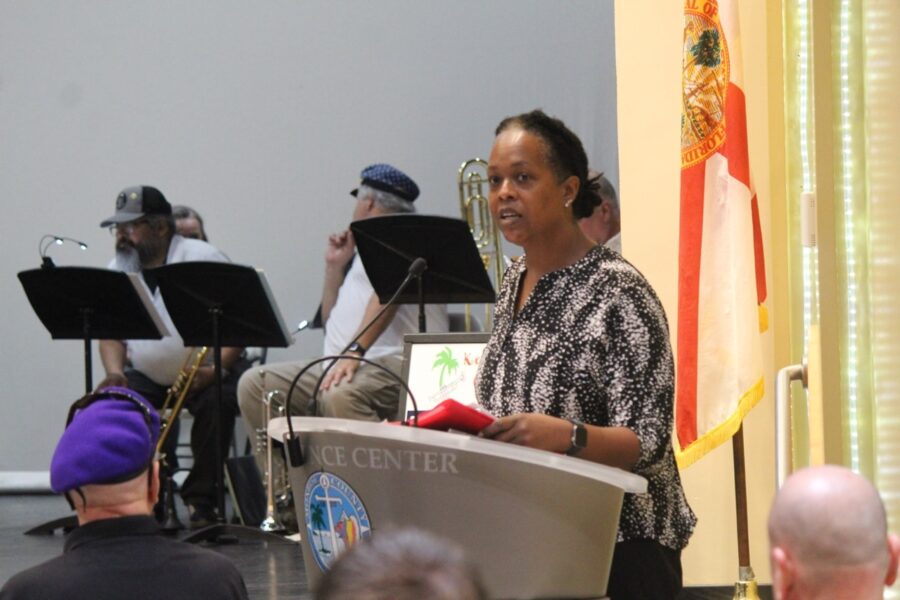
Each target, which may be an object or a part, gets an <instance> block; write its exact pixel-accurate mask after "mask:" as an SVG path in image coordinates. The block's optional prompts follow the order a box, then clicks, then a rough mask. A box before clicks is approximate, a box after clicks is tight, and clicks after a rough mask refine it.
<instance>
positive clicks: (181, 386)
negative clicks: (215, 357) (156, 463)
mask: <svg viewBox="0 0 900 600" xmlns="http://www.w3.org/2000/svg"><path fill="white" fill-rule="evenodd" d="M208 352H209V346H203V347H202V348H200V349H199V350H198V351H197V353H196V355H195V354H194V353H193V352H191V354H189V355H188V357H187V360H185V361H184V366H183V367H182V368H181V371H179V372H178V375H177V376H176V377H175V382H174V383H173V384H172V386H171V387H170V388H169V389H168V390H167V391H166V399H165V401H164V402H163V405H162V408H161V409H160V410H159V414H160V415H166V412H167V411H168V417H166V420H165V422H164V423H163V424H162V426H161V427H160V435H159V441H157V442H156V451H157V453H159V452H162V449H163V447H164V446H165V443H166V440H167V439H168V437H169V432H170V431H171V430H172V424H173V423H174V422H175V419H177V418H178V415H179V414H180V413H181V409H182V407H183V406H184V401H185V399H186V398H187V395H188V392H189V391H190V389H191V384H192V383H193V382H194V376H196V375H197V371H199V370H200V367H202V366H203V360H204V359H205V358H206V354H207V353H208ZM192 358H193V360H192ZM173 402H174V404H173Z"/></svg>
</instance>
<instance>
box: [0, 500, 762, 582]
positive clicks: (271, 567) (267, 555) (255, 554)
mask: <svg viewBox="0 0 900 600" xmlns="http://www.w3.org/2000/svg"><path fill="white" fill-rule="evenodd" d="M70 514H72V512H71V511H70V510H69V507H68V505H67V504H66V502H65V500H63V499H62V498H61V497H59V496H50V495H3V494H0V585H2V584H3V583H5V582H6V580H7V579H9V578H10V577H11V576H12V575H14V574H15V573H18V572H19V571H21V570H23V569H26V568H28V567H31V566H33V565H36V564H38V563H40V562H43V561H45V560H47V559H49V558H52V557H54V556H56V555H58V554H59V553H60V552H62V547H63V536H62V534H61V533H59V532H57V533H56V534H54V535H24V533H23V532H24V531H25V530H26V529H29V528H30V527H32V526H35V525H38V524H41V523H45V522H47V521H50V520H52V519H56V518H59V517H64V516H67V515H70ZM179 516H180V518H181V520H182V521H183V522H186V516H185V515H183V514H180V515H179ZM239 537H240V536H239ZM203 544H204V545H206V546H207V547H210V548H213V549H215V550H216V551H218V552H221V553H222V554H224V555H226V556H228V557H229V558H231V559H232V560H233V561H234V562H235V564H237V567H238V569H239V570H240V572H241V573H242V574H243V576H244V581H245V582H246V584H247V590H248V591H249V592H250V598H254V599H255V598H259V599H266V600H279V599H282V598H292V599H299V600H306V599H311V598H312V595H311V594H310V593H309V592H308V590H307V585H306V573H305V570H304V568H303V559H302V557H301V555H300V546H299V545H298V544H292V543H284V542H263V541H256V540H249V539H242V540H239V541H238V543H237V544H231V545H218V546H217V545H211V544H208V543H205V542H204V543H203ZM733 593H734V590H733V589H732V588H727V587H723V588H692V589H689V590H685V592H684V593H683V594H682V595H681V596H680V597H679V600H730V599H731V598H732V597H733ZM759 597H760V598H761V599H762V600H766V599H769V598H771V597H772V596H771V593H770V592H769V590H768V589H760V593H759Z"/></svg>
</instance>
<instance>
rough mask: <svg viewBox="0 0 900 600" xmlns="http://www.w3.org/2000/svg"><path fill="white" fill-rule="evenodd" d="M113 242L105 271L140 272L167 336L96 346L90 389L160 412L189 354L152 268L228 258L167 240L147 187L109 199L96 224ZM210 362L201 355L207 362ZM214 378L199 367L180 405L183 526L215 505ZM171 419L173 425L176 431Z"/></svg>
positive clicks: (198, 244)
mask: <svg viewBox="0 0 900 600" xmlns="http://www.w3.org/2000/svg"><path fill="white" fill-rule="evenodd" d="M100 226H101V227H109V228H110V231H111V232H112V233H113V235H115V240H116V257H115V258H114V259H113V260H112V261H111V262H110V264H109V268H110V269H116V270H120V271H125V272H129V273H140V274H141V275H142V277H141V279H142V281H143V283H144V285H145V286H146V288H147V292H148V294H149V295H150V297H151V298H152V300H153V305H154V307H155V308H156V310H157V312H159V315H160V317H161V318H162V320H163V323H165V325H166V328H167V329H168V330H169V334H170V335H168V336H166V337H163V338H162V339H161V340H101V341H100V358H101V361H102V362H103V368H104V369H105V370H106V377H105V379H104V380H103V381H101V382H100V385H98V386H97V389H100V388H103V387H108V386H121V387H128V388H130V389H133V390H135V391H137V392H140V393H141V394H142V395H143V396H144V397H145V398H147V399H148V400H149V401H150V402H151V403H152V404H153V405H154V406H155V407H157V408H161V407H162V404H163V401H164V400H165V397H166V392H167V390H168V388H169V387H170V386H171V385H172V384H173V383H174V382H175V379H176V377H177V375H178V373H179V372H180V371H181V369H182V368H183V367H184V365H185V360H186V358H187V357H188V355H189V353H190V352H191V350H192V349H190V348H185V347H184V341H183V340H182V339H181V336H180V335H179V334H178V330H177V329H175V325H174V323H173V322H172V319H171V317H170V316H169V311H168V309H167V308H166V305H165V303H164V302H163V299H162V294H161V293H160V291H159V288H158V286H157V284H156V280H155V277H154V275H153V271H152V269H153V268H154V267H160V266H163V265H166V264H173V263H181V262H189V261H212V262H229V260H228V257H227V256H226V255H225V254H224V253H222V252H221V251H219V250H218V249H216V248H215V247H214V246H212V245H210V244H208V243H207V242H204V241H201V240H195V239H188V238H184V237H182V236H180V235H177V234H176V233H175V220H174V217H173V215H172V207H171V205H170V204H169V202H168V201H167V200H166V198H165V196H163V194H162V192H160V191H159V190H158V189H156V188H154V187H151V186H146V185H145V186H137V187H130V188H126V189H125V190H123V191H122V192H121V193H120V194H119V196H118V198H117V199H116V211H115V213H114V214H113V215H112V216H111V217H109V218H108V219H106V220H104V221H103V222H102V223H100ZM242 351H243V349H242V348H223V349H222V366H223V368H224V370H225V373H224V378H223V381H222V384H223V385H222V387H223V398H222V407H221V413H222V414H221V427H222V429H221V431H222V432H223V435H221V436H220V437H221V439H220V440H219V444H220V452H221V454H219V456H221V457H225V456H227V451H228V445H229V443H230V439H231V432H232V431H233V429H234V419H235V416H236V415H237V402H236V394H235V387H236V385H237V380H238V378H239V377H240V374H241V373H242V372H243V370H244V369H246V368H247V366H248V365H247V363H246V361H243V360H242V359H241V353H242ZM207 358H208V359H209V358H210V357H209V356H208V357H207ZM214 381H215V373H214V371H213V367H212V365H211V364H209V361H207V364H205V365H204V366H201V367H200V368H199V369H198V370H197V373H196V375H195V376H194V380H193V383H192V384H191V388H190V391H189V392H188V396H187V400H186V406H187V408H188V410H189V411H190V412H191V414H192V415H193V416H194V424H193V427H192V428H191V451H192V453H193V457H194V466H193V467H192V468H191V472H190V474H189V475H188V477H187V479H186V480H185V482H184V484H183V486H182V488H181V496H182V498H183V499H184V501H185V503H186V504H188V505H189V506H190V508H191V526H192V527H194V528H197V527H202V526H205V525H208V524H211V523H212V522H213V519H214V514H213V511H212V507H213V506H215V504H216V490H215V481H216V435H215V431H216V428H215V416H216V414H217V412H219V411H216V410H215V402H216V394H215V389H214V388H215V386H214V385H212V384H213V383H214ZM177 422H178V421H177V420H176V421H175V423H176V424H177ZM177 437H178V436H177V430H176V429H175V428H174V427H173V430H172V432H171V433H170V435H169V441H171V445H170V446H169V447H167V448H166V449H165V450H166V453H167V455H168V461H167V462H168V463H169V467H170V468H175V464H174V446H175V443H176V442H177Z"/></svg>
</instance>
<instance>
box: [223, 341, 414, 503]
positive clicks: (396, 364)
mask: <svg viewBox="0 0 900 600" xmlns="http://www.w3.org/2000/svg"><path fill="white" fill-rule="evenodd" d="M372 361H373V362H375V363H377V364H379V365H381V366H383V367H385V368H387V369H390V371H391V372H393V373H396V374H397V375H398V376H399V375H400V367H401V364H402V362H403V358H402V356H400V355H399V354H392V355H389V356H382V357H379V358H375V359H372ZM308 362H309V361H299V362H286V363H274V364H270V365H262V366H261V367H253V368H251V369H248V370H247V371H246V372H245V373H244V375H243V376H242V377H241V380H240V382H239V383H238V405H239V406H240V409H241V415H242V416H243V417H244V419H245V422H246V424H247V429H248V433H250V435H251V436H252V435H253V433H254V432H256V431H257V430H261V429H262V428H263V427H265V426H266V423H264V419H265V415H264V412H263V395H264V394H267V393H269V392H272V391H275V390H277V391H280V392H281V394H276V395H274V396H273V398H272V417H273V418H274V417H278V416H281V415H282V413H280V412H279V410H278V409H279V407H281V406H283V405H284V403H285V399H286V398H287V394H288V388H289V387H290V385H291V381H292V380H293V379H294V377H296V376H297V373H299V372H300V370H301V369H302V368H303V367H305V366H306V365H307V364H308ZM322 365H323V366H327V365H328V362H325V363H322ZM321 374H322V370H321V368H319V366H318V365H314V366H313V367H312V368H311V369H310V370H309V371H307V372H306V373H304V374H303V376H302V377H300V379H299V381H298V382H297V386H296V387H295V388H294V392H293V394H292V395H291V413H292V414H293V415H301V416H302V415H307V414H309V410H310V407H309V403H310V399H311V397H312V391H313V389H314V388H315V386H316V382H317V381H318V380H319V377H320V376H321ZM399 399H400V384H399V383H397V381H396V380H395V379H394V378H393V377H391V376H390V375H388V374H387V373H385V372H384V371H383V370H381V369H379V368H378V367H374V366H372V365H369V364H366V363H361V364H360V366H359V368H358V369H357V370H356V372H355V373H354V374H353V380H352V381H350V382H349V383H348V382H346V381H344V382H342V383H341V384H340V385H337V386H332V387H331V389H330V390H328V391H322V390H319V394H318V400H317V404H316V411H315V412H316V415H317V416H320V417H336V418H339V419H356V420H361V421H381V420H383V419H391V420H393V419H396V417H397V407H398V403H399ZM259 441H260V443H254V444H253V453H254V454H255V455H256V461H257V464H258V465H259V469H260V472H261V473H265V470H266V464H265V461H266V454H265V445H264V443H265V442H264V440H263V438H261V437H260V438H259ZM273 462H274V463H275V464H274V470H273V473H272V475H273V477H274V481H275V482H276V483H275V489H276V491H282V490H281V488H282V487H283V486H282V485H280V484H279V483H278V482H279V481H281V478H282V476H283V470H284V461H283V460H281V457H280V456H277V457H276V458H275V459H274V460H273Z"/></svg>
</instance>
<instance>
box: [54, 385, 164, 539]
mask: <svg viewBox="0 0 900 600" xmlns="http://www.w3.org/2000/svg"><path fill="white" fill-rule="evenodd" d="M159 424H160V421H159V415H158V414H157V412H156V410H155V409H154V408H153V407H152V406H151V405H150V404H149V403H148V402H147V401H146V400H144V398H143V397H141V396H140V395H139V394H137V392H134V391H132V390H128V389H125V388H115V387H110V388H104V389H102V390H100V391H98V392H96V393H94V394H88V395H87V396H84V397H83V398H81V399H79V400H77V401H76V402H75V403H74V404H73V405H72V408H71V409H70V412H69V421H68V423H67V426H66V430H65V431H64V432H63V435H62V437H61V438H60V440H59V443H58V444H57V446H56V450H55V451H54V453H53V459H52V461H51V463H50V487H51V488H52V489H53V491H54V492H56V493H58V494H64V495H65V496H66V498H67V499H68V500H69V502H70V503H71V504H72V506H73V508H74V509H75V511H76V512H77V514H78V520H79V522H80V523H82V524H84V523H87V522H90V521H96V520H99V519H104V518H110V517H118V516H127V515H139V514H143V515H146V514H150V512H151V511H152V510H153V505H154V504H155V503H156V498H157V495H158V493H159V465H158V463H157V462H156V461H155V454H156V442H157V440H158V439H159Z"/></svg>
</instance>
